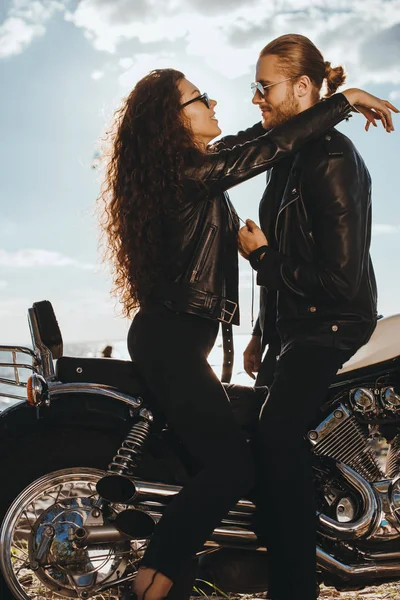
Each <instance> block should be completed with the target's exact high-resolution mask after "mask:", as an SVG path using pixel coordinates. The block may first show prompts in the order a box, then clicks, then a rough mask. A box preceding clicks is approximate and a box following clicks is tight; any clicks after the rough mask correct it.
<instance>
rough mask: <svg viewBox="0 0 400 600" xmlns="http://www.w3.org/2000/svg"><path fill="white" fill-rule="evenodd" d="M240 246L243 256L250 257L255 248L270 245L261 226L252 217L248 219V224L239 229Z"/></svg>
mask: <svg viewBox="0 0 400 600" xmlns="http://www.w3.org/2000/svg"><path fill="white" fill-rule="evenodd" d="M238 246H239V252H240V254H241V255H242V256H243V258H246V259H248V258H249V254H251V253H252V252H253V250H256V249H257V248H259V247H260V246H268V241H267V238H266V237H265V235H264V234H263V232H262V231H261V229H260V228H259V226H258V225H257V224H256V223H254V221H252V220H251V219H246V225H244V226H243V227H242V228H241V229H239V233H238Z"/></svg>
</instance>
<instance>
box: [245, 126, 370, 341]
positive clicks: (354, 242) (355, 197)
mask: <svg viewBox="0 0 400 600" xmlns="http://www.w3.org/2000/svg"><path fill="white" fill-rule="evenodd" d="M277 169H279V166H278V167H277ZM273 175H274V174H273V173H271V177H273ZM370 241H371V179H370V176H369V173H368V170H367V168H366V166H365V164H364V161H363V159H362V158H361V156H360V155H359V153H358V152H357V150H356V148H355V147H354V145H353V144H352V142H351V141H350V140H349V139H348V138H347V137H346V136H344V135H343V134H341V133H340V132H338V131H336V130H335V129H333V130H331V131H329V132H327V133H326V134H325V135H324V136H321V137H320V138H319V139H318V140H315V141H313V142H311V143H309V144H307V145H306V146H304V147H303V148H302V149H301V151H300V152H298V154H297V155H296V157H295V159H294V162H293V166H292V169H291V172H290V175H289V179H288V181H287V185H286V187H285V190H284V193H283V196H282V200H281V203H280V206H279V209H278V214H277V219H276V222H275V240H274V243H275V247H276V248H278V249H277V250H275V249H272V248H270V247H268V248H267V251H266V254H265V256H264V258H263V259H262V260H261V262H260V263H259V267H258V275H257V283H258V284H259V285H261V286H263V288H262V290H261V291H262V294H261V309H260V316H259V320H258V323H257V324H256V327H255V330H254V333H255V334H257V333H258V332H259V333H261V332H262V331H263V330H264V336H263V345H264V346H265V344H266V343H269V342H271V343H272V344H274V339H275V338H274V332H273V329H272V327H270V326H269V324H270V323H271V320H270V319H267V321H265V308H266V306H267V305H268V306H271V302H269V299H268V295H269V296H271V295H276V291H278V294H277V319H276V324H277V330H278V333H279V337H280V339H281V341H282V350H283V351H284V349H285V347H288V346H289V345H291V344H292V343H293V342H297V343H308V344H319V345H323V346H334V347H336V348H339V349H342V350H356V349H357V348H358V347H360V346H361V345H363V344H365V343H366V342H367V341H368V339H369V337H370V336H371V334H372V332H373V330H374V328H375V325H376V319H377V308H376V302H377V291H376V282H375V275H374V270H373V267H372V263H371V258H370V254H369V248H370ZM268 329H269V331H268Z"/></svg>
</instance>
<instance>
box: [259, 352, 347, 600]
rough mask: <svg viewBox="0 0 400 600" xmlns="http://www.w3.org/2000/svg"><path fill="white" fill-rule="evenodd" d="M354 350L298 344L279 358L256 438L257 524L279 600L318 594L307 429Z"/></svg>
mask: <svg viewBox="0 0 400 600" xmlns="http://www.w3.org/2000/svg"><path fill="white" fill-rule="evenodd" d="M354 352H355V350H354ZM354 352H349V351H346V352H344V351H342V350H338V349H336V348H326V347H319V346H301V345H298V346H294V347H292V348H291V349H290V350H288V351H287V352H285V353H284V354H283V355H282V356H280V358H279V360H278V362H277V364H276V368H275V375H274V380H273V383H272V386H271V388H270V393H269V396H268V398H267V400H266V402H265V404H264V406H263V408H262V411H261V414H260V421H259V428H258V435H257V440H256V441H257V458H258V460H259V469H258V486H257V488H258V496H257V509H258V510H257V528H258V532H259V534H260V537H261V539H262V541H263V542H265V543H266V545H267V548H268V555H269V558H270V561H269V568H270V573H269V576H270V588H269V596H268V597H271V598H273V599H274V600H314V599H315V598H316V585H317V581H316V553H315V549H316V541H317V540H316V502H315V492H314V485H313V479H312V467H311V451H310V450H311V446H310V444H309V442H308V441H307V440H306V439H305V434H306V433H307V431H309V429H311V428H312V426H313V425H314V426H315V420H316V419H318V412H319V408H320V406H321V405H322V403H323V402H324V400H325V399H326V396H327V391H328V387H329V385H330V383H331V382H332V380H333V379H334V376H335V374H336V372H337V371H338V369H339V368H340V367H341V365H342V364H343V363H344V362H345V361H346V360H348V359H349V358H350V356H351V355H352V354H353V353H354Z"/></svg>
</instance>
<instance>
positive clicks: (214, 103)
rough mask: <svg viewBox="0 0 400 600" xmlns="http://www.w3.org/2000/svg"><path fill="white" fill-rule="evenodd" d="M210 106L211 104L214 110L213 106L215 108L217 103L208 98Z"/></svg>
mask: <svg viewBox="0 0 400 600" xmlns="http://www.w3.org/2000/svg"><path fill="white" fill-rule="evenodd" d="M210 104H211V108H214V106H217V101H216V100H213V99H212V98H210Z"/></svg>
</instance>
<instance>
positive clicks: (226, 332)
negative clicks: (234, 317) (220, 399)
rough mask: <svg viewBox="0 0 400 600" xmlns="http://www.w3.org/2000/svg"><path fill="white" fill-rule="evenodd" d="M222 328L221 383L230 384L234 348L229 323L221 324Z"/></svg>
mask: <svg viewBox="0 0 400 600" xmlns="http://www.w3.org/2000/svg"><path fill="white" fill-rule="evenodd" d="M221 326H222V348H223V351H224V358H223V363H222V374H221V382H222V383H230V381H231V379H232V370H233V359H234V354H235V352H234V348H233V331H232V324H231V323H221Z"/></svg>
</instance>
